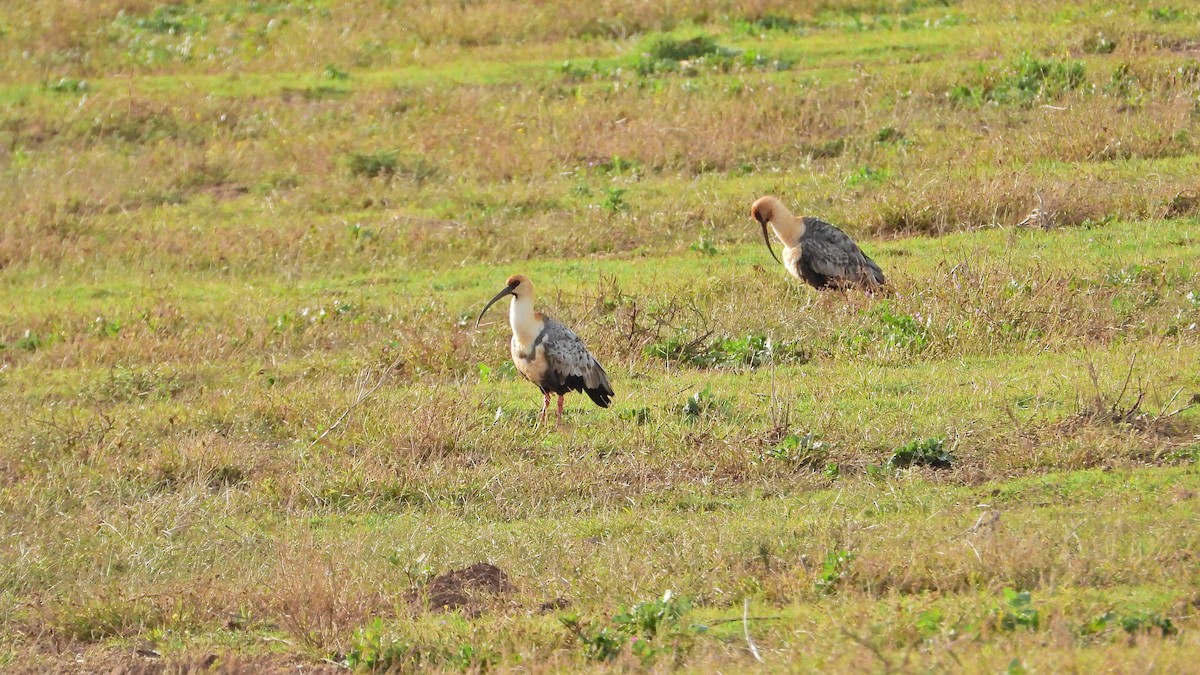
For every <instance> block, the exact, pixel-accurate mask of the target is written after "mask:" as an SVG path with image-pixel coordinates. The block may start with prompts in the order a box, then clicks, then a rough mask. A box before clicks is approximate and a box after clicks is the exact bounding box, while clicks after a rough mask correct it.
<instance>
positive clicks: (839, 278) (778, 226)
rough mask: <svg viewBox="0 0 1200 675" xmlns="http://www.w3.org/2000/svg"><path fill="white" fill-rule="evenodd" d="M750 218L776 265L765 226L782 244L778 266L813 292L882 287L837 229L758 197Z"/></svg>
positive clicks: (876, 272)
mask: <svg viewBox="0 0 1200 675" xmlns="http://www.w3.org/2000/svg"><path fill="white" fill-rule="evenodd" d="M750 216H751V217H753V218H754V219H755V220H757V221H758V224H759V225H761V226H762V234H763V241H765V242H767V250H769V251H770V252H771V257H772V258H775V261H776V262H780V260H779V258H778V257H776V256H775V250H774V249H773V248H771V238H770V237H769V236H768V235H767V225H768V224H770V225H771V229H772V230H773V231H774V232H775V236H776V237H779V241H781V242H783V261H782V262H781V264H782V265H783V266H784V268H786V269H787V271H788V272H789V273H790V274H791V275H792V276H794V277H796V278H797V279H799V280H800V281H802V282H804V283H806V284H808V285H809V286H812V287H813V288H816V289H819V290H820V289H826V288H848V287H852V286H857V287H859V288H865V289H867V290H871V289H874V288H877V287H879V286H882V285H883V284H884V283H885V281H886V280H885V279H884V277H883V270H881V269H879V265H877V264H875V261H874V260H871V258H870V257H868V256H867V254H865V253H863V252H862V249H860V248H859V247H858V244H855V243H854V240H853V239H851V238H850V236H849V235H847V234H846V233H845V232H842V231H841V230H839V229H838V228H837V227H835V226H833V225H830V224H829V223H827V222H825V221H823V220H820V219H819V218H813V217H812V216H804V217H803V218H796V217H795V216H793V215H792V212H791V211H789V210H788V209H787V207H786V206H784V205H783V202H780V201H779V200H778V199H776V198H775V197H772V196H770V195H768V196H764V197H759V198H758V199H757V200H756V201H755V202H754V205H753V206H751V207H750Z"/></svg>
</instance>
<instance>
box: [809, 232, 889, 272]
mask: <svg viewBox="0 0 1200 675" xmlns="http://www.w3.org/2000/svg"><path fill="white" fill-rule="evenodd" d="M804 225H805V230H804V236H803V237H802V238H801V240H800V245H801V247H802V250H803V256H804V258H805V261H806V262H807V263H808V265H809V266H810V267H812V269H813V270H815V271H817V272H819V273H821V274H823V275H825V276H826V277H828V278H829V279H830V280H831V281H833V282H834V283H835V284H836V285H846V284H864V285H867V286H876V285H883V284H884V283H885V281H886V280H885V278H884V276H883V270H882V269H880V268H879V265H877V264H876V263H875V261H874V260H871V258H870V257H868V256H867V254H865V253H863V252H862V249H860V248H859V247H858V244H856V243H854V240H853V239H851V238H850V235H848V234H846V233H845V232H842V231H841V230H840V229H838V228H837V227H836V226H834V225H831V224H829V223H827V222H825V221H823V220H820V219H818V218H812V217H807V218H805V219H804Z"/></svg>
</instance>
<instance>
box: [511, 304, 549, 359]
mask: <svg viewBox="0 0 1200 675" xmlns="http://www.w3.org/2000/svg"><path fill="white" fill-rule="evenodd" d="M508 325H509V326H512V331H513V336H515V337H516V338H517V342H520V343H521V344H523V345H525V346H529V345H532V344H533V341H534V340H536V339H537V336H538V333H541V332H542V327H543V325H544V322H543V321H542V320H541V319H539V318H538V316H537V313H536V312H534V311H533V292H532V291H525V292H524V293H522V294H521V296H520V297H517V298H513V300H512V302H511V303H509V305H508Z"/></svg>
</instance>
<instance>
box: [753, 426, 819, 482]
mask: <svg viewBox="0 0 1200 675" xmlns="http://www.w3.org/2000/svg"><path fill="white" fill-rule="evenodd" d="M828 454H829V444H828V443H826V442H825V441H822V440H820V437H819V436H817V435H816V434H814V433H812V432H808V433H805V434H803V435H801V434H796V433H792V434H788V435H787V436H785V437H784V438H783V440H782V441H780V442H779V443H777V444H776V445H774V446H772V447H771V448H769V449H768V450H767V451H766V452H765V453H764V456H765V457H768V458H770V459H774V460H777V461H780V462H786V463H788V464H791V465H794V466H802V467H810V468H817V467H820V466H822V465H825V466H826V468H828V463H827V462H826V458H827V457H828ZM836 473H837V469H836V465H834V471H833V474H834V475H833V477H836Z"/></svg>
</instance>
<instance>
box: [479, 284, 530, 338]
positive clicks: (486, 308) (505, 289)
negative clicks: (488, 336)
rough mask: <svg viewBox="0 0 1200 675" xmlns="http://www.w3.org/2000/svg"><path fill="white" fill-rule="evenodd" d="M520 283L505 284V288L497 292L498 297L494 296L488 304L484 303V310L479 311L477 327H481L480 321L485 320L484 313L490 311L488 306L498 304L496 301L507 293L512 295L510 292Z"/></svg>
mask: <svg viewBox="0 0 1200 675" xmlns="http://www.w3.org/2000/svg"><path fill="white" fill-rule="evenodd" d="M518 285H519V284H510V285H508V286H505V287H504V290H502V291H500V292H499V293H497V294H496V297H494V298H492V299H491V300H489V301H488V304H486V305H484V306H483V311H482V312H480V313H479V318H478V319H475V327H476V328H479V322H480V321H482V320H483V315H484V314H486V313H487V311H488V308H489V307H491V306H492V305H494V304H496V301H497V300H499V299H500V298H503V297H504V296H506V295H510V294H512V292H513V290H514V289H515V288H516V287H517V286H518Z"/></svg>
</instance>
